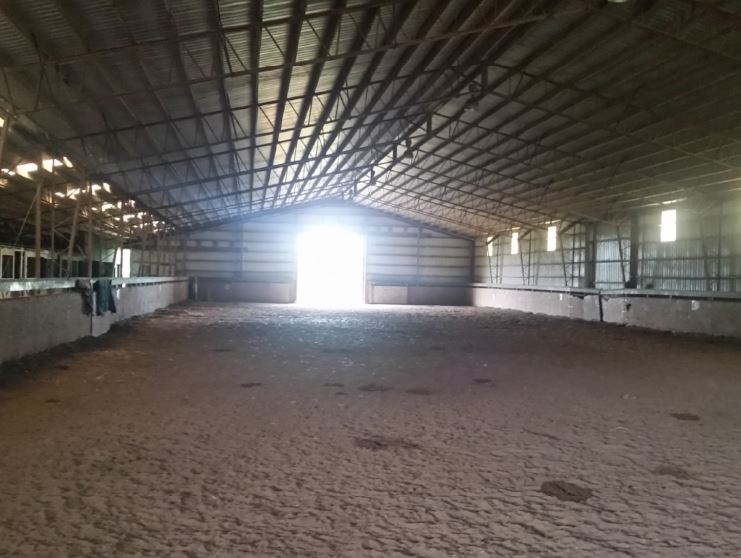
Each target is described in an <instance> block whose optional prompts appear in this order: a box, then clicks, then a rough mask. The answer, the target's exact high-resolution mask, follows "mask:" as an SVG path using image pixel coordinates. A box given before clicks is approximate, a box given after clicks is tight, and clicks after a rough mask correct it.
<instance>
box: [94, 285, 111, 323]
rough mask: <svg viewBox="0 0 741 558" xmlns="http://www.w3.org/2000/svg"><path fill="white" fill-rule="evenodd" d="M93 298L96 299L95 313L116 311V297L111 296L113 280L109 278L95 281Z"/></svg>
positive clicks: (101, 313)
mask: <svg viewBox="0 0 741 558" xmlns="http://www.w3.org/2000/svg"><path fill="white" fill-rule="evenodd" d="M93 288H94V289H95V298H96V301H97V304H96V309H95V313H96V314H97V315H98V316H102V315H103V314H105V313H106V312H112V313H114V314H115V313H116V298H115V297H114V296H113V282H112V281H111V280H110V279H98V280H97V281H95V286H94V287H93Z"/></svg>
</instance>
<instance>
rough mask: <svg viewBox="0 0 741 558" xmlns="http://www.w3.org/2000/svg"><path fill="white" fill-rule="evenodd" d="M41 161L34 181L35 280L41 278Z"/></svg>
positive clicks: (42, 179) (42, 181) (42, 186)
mask: <svg viewBox="0 0 741 558" xmlns="http://www.w3.org/2000/svg"><path fill="white" fill-rule="evenodd" d="M42 170H43V169H42V166H41V160H39V170H38V171H37V172H38V173H39V176H38V179H37V180H36V198H35V199H36V230H35V234H34V251H35V252H36V257H35V258H34V261H33V276H34V277H35V278H36V279H40V278H41V194H42V192H43V188H44V178H43V175H42Z"/></svg>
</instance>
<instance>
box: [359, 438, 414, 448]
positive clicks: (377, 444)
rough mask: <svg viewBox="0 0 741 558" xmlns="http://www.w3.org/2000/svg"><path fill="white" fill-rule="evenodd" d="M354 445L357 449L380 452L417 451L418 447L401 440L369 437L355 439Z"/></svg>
mask: <svg viewBox="0 0 741 558" xmlns="http://www.w3.org/2000/svg"><path fill="white" fill-rule="evenodd" d="M355 445H356V446H357V447H359V448H363V449H367V450H371V451H380V450H394V449H419V445H417V444H415V443H414V442H410V441H408V440H405V439H403V438H389V437H386V436H369V437H367V438H355Z"/></svg>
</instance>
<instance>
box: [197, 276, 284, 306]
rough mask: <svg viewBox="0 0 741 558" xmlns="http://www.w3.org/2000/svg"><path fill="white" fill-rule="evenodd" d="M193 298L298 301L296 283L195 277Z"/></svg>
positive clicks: (232, 300)
mask: <svg viewBox="0 0 741 558" xmlns="http://www.w3.org/2000/svg"><path fill="white" fill-rule="evenodd" d="M194 281H195V288H194V293H193V298H194V299H195V300H200V301H206V302H273V303H278V304H290V303H293V302H296V283H295V282H294V281H290V282H263V281H239V280H229V279H217V278H204V277H198V278H196V279H194Z"/></svg>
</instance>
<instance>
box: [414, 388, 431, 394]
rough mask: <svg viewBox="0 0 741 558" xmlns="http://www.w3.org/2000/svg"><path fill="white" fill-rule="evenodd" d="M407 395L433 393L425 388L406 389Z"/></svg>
mask: <svg viewBox="0 0 741 558" xmlns="http://www.w3.org/2000/svg"><path fill="white" fill-rule="evenodd" d="M407 393H409V394H411V395H432V394H433V393H435V392H434V391H432V390H431V389H427V388H412V389H408V390H407Z"/></svg>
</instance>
